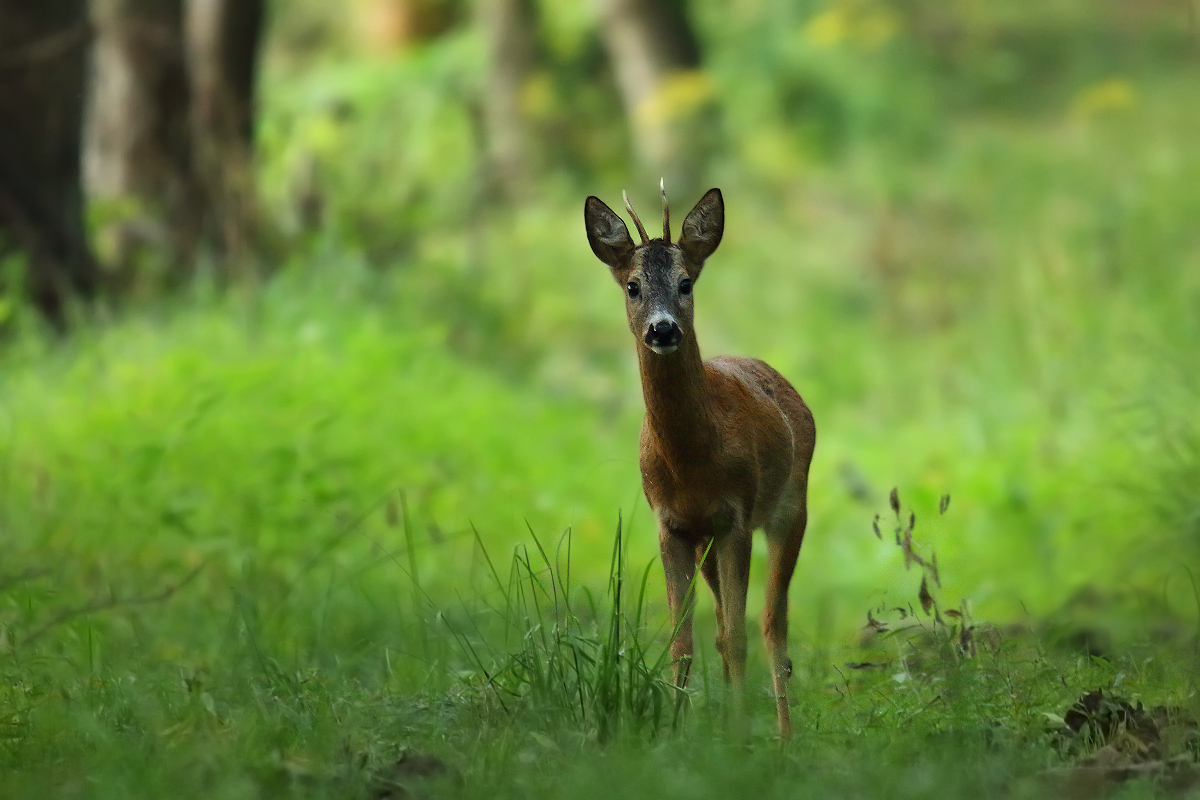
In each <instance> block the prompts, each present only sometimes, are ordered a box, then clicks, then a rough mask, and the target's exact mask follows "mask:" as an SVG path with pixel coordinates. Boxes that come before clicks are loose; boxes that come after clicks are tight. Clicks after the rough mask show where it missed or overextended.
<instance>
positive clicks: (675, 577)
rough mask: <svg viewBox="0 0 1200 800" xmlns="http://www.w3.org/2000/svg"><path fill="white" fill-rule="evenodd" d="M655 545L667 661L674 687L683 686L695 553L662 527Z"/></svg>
mask: <svg viewBox="0 0 1200 800" xmlns="http://www.w3.org/2000/svg"><path fill="white" fill-rule="evenodd" d="M658 544H659V548H660V551H661V552H662V563H663V572H664V573H666V576H667V603H668V604H670V606H671V628H672V630H673V631H674V636H673V637H672V639H671V660H672V661H673V662H674V664H675V685H676V686H678V687H679V688H680V689H682V688H684V687H685V686H687V681H688V673H689V672H690V671H691V668H692V606H693V605H694V604H695V596H694V595H693V594H692V593H691V588H692V579H693V578H694V577H695V575H696V560H695V559H696V553H695V549H694V548H693V547H692V546H691V545H689V544H688V543H687V542H686V541H685V540H684V539H683V537H681V536H677V535H675V534H673V533H671V532H670V531H669V530H667V528H666V527H665V526H664V527H663V528H662V529H661V531H660V532H659V536H658Z"/></svg>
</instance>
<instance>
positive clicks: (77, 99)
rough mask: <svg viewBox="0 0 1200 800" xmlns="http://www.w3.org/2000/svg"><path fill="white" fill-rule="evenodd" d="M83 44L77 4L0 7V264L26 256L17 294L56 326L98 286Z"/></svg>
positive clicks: (7, 2) (8, 1)
mask: <svg viewBox="0 0 1200 800" xmlns="http://www.w3.org/2000/svg"><path fill="white" fill-rule="evenodd" d="M90 40H91V29H90V27H89V25H88V21H87V8H86V3H85V2H84V0H45V2H40V1H39V2H37V3H30V2H28V1H27V0H3V2H0V235H2V236H3V239H2V240H0V254H3V253H4V252H6V249H12V248H15V249H16V250H18V251H23V252H24V253H26V254H27V257H28V259H29V268H28V275H27V278H26V279H25V283H26V285H25V287H24V289H25V291H26V292H27V293H28V295H29V297H30V298H31V299H32V301H33V303H34V304H35V305H36V306H37V308H38V309H40V310H41V311H42V312H43V313H44V314H45V315H46V316H47V317H48V318H49V319H51V320H52V321H54V322H56V323H58V324H61V323H62V322H63V318H64V313H65V304H66V302H67V299H68V297H70V296H71V295H73V294H78V295H79V296H81V297H88V296H91V295H92V294H93V293H94V291H95V289H96V285H97V271H96V264H95V261H94V260H93V259H92V257H91V254H90V252H89V249H88V243H87V239H86V237H85V233H84V224H83V213H84V212H83V197H82V191H81V188H80V147H79V143H80V132H81V126H82V121H83V103H84V87H85V67H86V58H87V51H88V45H89V42H90Z"/></svg>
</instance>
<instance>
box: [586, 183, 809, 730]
mask: <svg viewBox="0 0 1200 800" xmlns="http://www.w3.org/2000/svg"><path fill="white" fill-rule="evenodd" d="M626 207H627V208H628V209H629V211H630V213H631V214H632V216H633V218H634V222H635V223H636V224H637V227H638V231H639V233H640V234H641V236H642V244H641V245H640V246H636V247H635V246H634V243H633V240H632V238H631V237H630V236H629V231H628V229H627V228H626V227H625V224H624V222H622V221H621V219H620V217H618V216H617V215H616V214H615V213H614V212H613V211H612V210H611V209H609V208H608V206H606V205H604V203H603V202H601V201H600V200H598V199H597V198H595V197H589V198H588V200H587V203H586V204H585V207H584V218H585V223H586V225H587V231H588V241H589V243H590V244H591V245H592V250H593V252H595V254H596V255H597V257H599V258H600V260H601V261H604V262H605V263H606V264H608V265H609V268H610V269H611V270H612V272H613V276H614V277H615V278H616V280H617V282H618V283H620V284H623V285H624V286H625V288H626V294H627V300H626V312H627V315H628V317H629V324H630V329H631V330H632V331H633V333H634V335H635V337H636V338H637V340H638V347H637V353H638V366H639V370H640V373H641V379H642V393H643V396H644V399H645V405H646V417H645V420H644V422H643V425H642V437H641V458H640V465H641V472H642V488H643V490H644V491H645V494H646V499H647V500H648V501H649V503H650V507H651V508H652V509H653V510H654V513H655V516H656V517H657V519H658V523H659V545H660V549H661V552H662V561H663V571H664V573H665V575H666V581H667V599H668V602H669V604H670V606H671V613H672V617H673V622H674V625H675V629H676V635H675V638H674V639H673V641H672V643H671V652H672V657H673V658H674V661H675V679H676V683H677V684H678V685H679V686H681V687H682V686H684V685H686V682H687V677H688V670H689V667H690V663H691V656H692V651H693V643H692V625H691V605H692V599H691V598H690V597H689V588H690V586H691V584H692V581H693V578H694V576H695V570H696V567H697V566H698V565H699V566H700V568H701V572H702V573H703V575H704V578H705V580H706V581H707V582H708V584H709V586H710V587H711V588H712V591H713V596H714V598H715V600H716V610H717V649H718V650H719V651H720V653H721V659H722V665H723V674H724V677H725V679H726V680H727V681H729V682H731V683H732V684H733V685H734V687H735V689H736V690H737V691H738V692H739V693H741V692H742V691H743V690H744V683H745V664H746V624H745V623H746V620H745V618H746V594H747V586H748V582H749V578H750V551H751V534H752V532H753V531H754V530H756V529H759V528H761V529H763V530H764V531H765V533H766V537H767V543H768V558H769V567H768V569H769V573H768V576H767V605H766V612H765V614H764V618H763V633H764V637H765V639H766V643H767V649H768V652H769V653H770V657H771V662H772V672H773V679H774V681H773V682H774V688H775V696H776V710H777V715H778V722H779V731H780V734H781V735H783V736H788V735H790V733H791V720H790V716H789V712H788V705H787V679H788V677H789V676H790V675H791V660H790V659H789V658H788V655H787V591H788V586H789V584H790V582H791V577H792V573H793V572H794V571H795V567H796V559H797V557H798V556H799V552H800V544H801V542H802V540H803V538H804V529H805V525H806V522H807V494H808V469H809V464H810V463H811V461H812V454H813V448H814V446H815V443H816V427H815V425H814V422H813V417H812V413H811V412H810V411H809V409H808V407H807V406H806V405H805V404H804V401H803V400H802V399H801V398H800V395H799V394H798V393H797V392H796V390H795V389H794V388H792V386H791V384H789V383H788V382H787V380H786V379H785V378H784V377H783V376H782V375H780V374H779V373H778V372H776V371H775V370H774V369H772V368H771V367H770V366H768V365H767V364H765V363H764V362H762V361H759V360H757V359H750V358H729V357H721V358H714V359H711V360H709V361H704V360H703V359H701V357H700V348H699V345H698V343H697V342H696V336H695V332H694V330H693V326H692V310H693V307H692V295H691V285H692V283H693V282H694V281H695V280H696V279H697V278H698V277H699V275H700V271H701V269H702V267H703V265H704V261H705V260H706V259H707V258H708V256H709V255H711V254H712V252H713V251H714V250H715V249H716V247H717V245H718V244H719V243H720V240H721V235H722V232H723V230H724V205H723V200H722V198H721V193H720V192H719V191H718V190H716V189H713V190H711V191H710V192H708V194H706V195H705V196H704V198H703V199H701V201H700V202H699V203H698V204H697V205H696V207H695V208H694V209H693V210H692V212H691V213H690V214H688V216H687V219H686V220H685V221H684V224H683V232H682V235H681V236H680V239H679V242H678V243H677V244H671V241H670V238H671V237H670V223H669V217H668V214H667V207H666V194H665V192H664V193H663V237H662V238H661V239H653V240H650V239H648V237H647V236H646V233H645V230H644V228H643V227H642V224H641V221H640V220H639V219H638V218H637V215H636V214H633V209H632V207H629V205H628V201H626ZM710 543H711V547H710ZM706 550H708V553H709V554H708V557H707V558H704V553H705V551H706Z"/></svg>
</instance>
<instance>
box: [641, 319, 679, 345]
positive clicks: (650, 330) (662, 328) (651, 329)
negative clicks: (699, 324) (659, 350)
mask: <svg viewBox="0 0 1200 800" xmlns="http://www.w3.org/2000/svg"><path fill="white" fill-rule="evenodd" d="M681 341H683V331H681V330H680V329H679V325H678V324H677V323H676V322H675V320H673V319H660V320H658V321H657V322H652V323H650V325H649V326H648V327H647V328H646V344H648V345H649V346H650V347H675V346H676V345H678V344H679V343H680V342H681Z"/></svg>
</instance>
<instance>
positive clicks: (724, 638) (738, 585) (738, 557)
mask: <svg viewBox="0 0 1200 800" xmlns="http://www.w3.org/2000/svg"><path fill="white" fill-rule="evenodd" d="M750 547H751V544H750V533H749V532H748V531H743V530H741V529H740V528H738V527H734V528H733V529H732V530H730V531H729V532H728V533H725V534H723V535H721V536H719V537H718V538H717V540H716V541H714V542H713V546H712V552H711V553H710V556H709V557H710V558H711V557H712V556H714V555H715V556H716V559H717V575H718V581H719V586H720V591H721V623H722V624H721V631H720V638H721V661H722V663H723V664H724V674H725V676H726V677H727V678H728V679H729V681H730V683H732V684H733V688H734V691H735V692H736V693H737V695H738V696H739V699H740V698H741V697H742V696H743V694H744V690H745V686H746V592H747V589H748V588H749V585H750Z"/></svg>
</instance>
